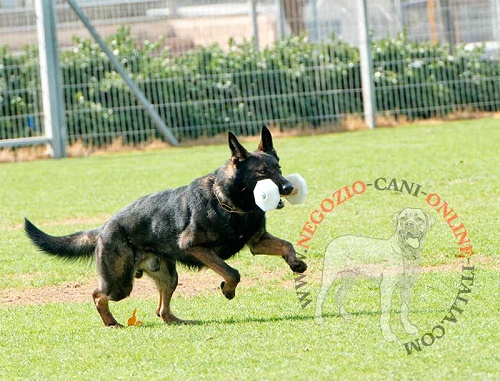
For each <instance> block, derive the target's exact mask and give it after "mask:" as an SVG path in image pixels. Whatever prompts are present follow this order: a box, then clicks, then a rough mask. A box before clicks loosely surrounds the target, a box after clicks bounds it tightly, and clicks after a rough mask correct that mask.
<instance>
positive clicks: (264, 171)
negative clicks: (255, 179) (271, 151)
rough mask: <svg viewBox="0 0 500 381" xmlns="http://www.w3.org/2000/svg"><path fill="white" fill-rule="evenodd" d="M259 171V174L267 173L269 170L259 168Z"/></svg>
mask: <svg viewBox="0 0 500 381" xmlns="http://www.w3.org/2000/svg"><path fill="white" fill-rule="evenodd" d="M257 173H258V174H259V175H267V171H266V170H265V169H259V170H258V171H257Z"/></svg>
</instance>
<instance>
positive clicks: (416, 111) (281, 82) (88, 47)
mask: <svg viewBox="0 0 500 381" xmlns="http://www.w3.org/2000/svg"><path fill="white" fill-rule="evenodd" d="M107 43H108V44H109V46H110V47H111V49H112V50H113V51H115V54H117V56H118V58H119V59H120V61H121V62H122V63H123V64H124V66H125V67H126V68H127V69H128V70H129V72H130V73H131V75H132V77H133V79H134V80H135V81H136V82H137V83H138V84H139V87H140V88H141V89H142V90H143V91H144V93H145V94H146V96H147V98H148V99H150V100H151V101H152V102H153V103H154V104H155V105H157V109H158V111H159V112H160V115H161V116H162V117H163V118H164V120H165V121H166V123H167V125H168V126H169V127H171V128H173V130H174V133H175V135H176V136H177V137H178V138H179V139H180V140H185V139H195V138H198V137H200V136H206V135H208V136H211V135H215V134H218V133H221V132H225V131H227V130H228V129H232V130H234V131H236V132H238V133H240V134H254V133H256V132H257V131H258V130H259V129H260V125H261V124H262V123H273V122H274V123H277V124H279V125H280V127H281V128H283V129H287V128H298V127H300V128H303V127H304V126H306V127H308V126H309V127H311V128H315V127H317V126H320V125H321V124H324V123H328V124H332V123H335V122H336V121H337V120H338V119H339V118H342V117H345V116H346V115H351V114H360V113H361V112H362V102H361V79H360V78H361V76H360V65H359V51H358V49H357V48H356V47H354V46H352V45H350V44H348V43H346V42H344V41H342V40H341V39H338V38H331V39H330V40H328V41H324V42H321V43H310V42H308V41H307V39H306V38H297V37H295V38H290V39H285V40H280V41H277V42H276V43H275V44H274V45H273V46H271V47H269V48H267V49H265V50H263V51H261V52H258V51H256V50H255V49H254V45H253V42H251V41H246V42H242V43H236V42H235V41H230V42H229V49H226V50H223V49H221V48H220V47H218V46H216V45H214V46H211V47H209V48H201V49H199V50H196V51H192V52H190V53H187V54H185V55H182V56H175V55H172V54H170V53H169V51H168V50H167V49H163V48H161V46H162V41H161V40H160V41H156V42H153V43H151V42H148V41H145V42H143V43H142V44H140V45H139V44H138V42H137V41H136V40H135V39H134V38H133V37H132V36H131V35H130V30H129V29H128V28H126V27H122V28H120V29H119V30H118V32H117V33H116V34H115V35H113V36H111V37H109V38H108V39H107ZM32 50H33V49H28V50H26V52H25V53H24V54H17V55H13V54H11V53H10V52H9V51H8V50H7V49H6V48H3V49H2V50H0V60H1V61H0V62H1V63H3V66H2V67H1V68H0V90H1V91H2V94H4V91H3V90H4V89H8V90H9V91H8V92H5V96H4V95H2V98H1V100H0V128H1V129H8V128H9V119H10V117H13V116H15V115H20V114H30V113H31V112H32V109H33V108H34V104H35V103H37V102H38V103H39V102H40V100H39V99H36V94H37V93H36V92H34V91H33V89H35V88H36V86H37V84H38V71H37V70H36V65H37V61H36V55H33V54H32ZM372 55H373V57H372V58H373V67H374V79H375V98H376V104H377V111H378V112H379V113H390V114H393V115H404V116H406V117H407V118H408V119H415V118H429V117H435V116H445V115H446V114H448V113H450V112H453V111H456V110H460V109H464V108H471V109H474V110H478V111H498V110H499V109H500V63H499V62H497V61H493V60H486V59H483V49H482V48H481V47H476V48H474V49H466V48H465V47H464V46H457V47H455V49H454V53H453V54H451V53H450V49H449V47H448V46H431V45H430V44H423V43H413V42H409V41H408V40H407V38H406V36H405V35H400V36H398V37H397V38H394V39H384V40H379V41H374V42H373V48H372ZM60 56H61V65H62V76H63V82H64V85H65V86H64V102H65V107H66V111H67V124H68V134H69V138H70V142H73V141H75V140H77V139H83V140H84V141H85V142H86V143H91V144H94V145H105V144H108V143H110V142H111V141H112V140H113V139H115V138H116V137H117V136H122V137H123V139H124V141H125V142H126V143H138V142H143V141H145V140H149V139H151V138H152V137H155V136H158V132H157V131H156V130H155V127H154V126H153V125H152V122H151V120H150V118H149V117H148V116H147V115H146V113H145V111H144V110H143V108H142V107H141V106H140V105H139V104H138V103H137V101H136V100H135V98H134V96H133V94H131V92H130V90H129V89H128V88H127V87H126V86H125V85H124V83H123V81H122V80H121V78H120V77H119V76H118V75H117V74H116V72H115V71H114V70H113V69H112V67H111V66H110V64H109V62H108V59H107V58H106V57H105V55H104V54H103V53H102V51H101V50H100V49H99V47H98V46H97V45H96V44H94V43H92V42H91V41H89V40H79V39H76V38H75V39H74V47H73V48H72V49H69V50H66V51H63V52H61V54H60ZM34 57H35V58H34ZM6 68H9V69H8V70H7V69H6ZM34 68H35V69H34ZM34 94H35V98H34ZM5 105H8V106H5ZM27 133H28V134H29V131H28V132H27Z"/></svg>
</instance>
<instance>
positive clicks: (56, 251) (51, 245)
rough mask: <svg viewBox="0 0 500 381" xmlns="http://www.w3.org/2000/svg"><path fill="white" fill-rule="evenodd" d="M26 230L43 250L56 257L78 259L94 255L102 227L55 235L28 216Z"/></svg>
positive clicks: (25, 223)
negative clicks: (40, 227)
mask: <svg viewBox="0 0 500 381" xmlns="http://www.w3.org/2000/svg"><path fill="white" fill-rule="evenodd" d="M24 230H25V232H26V234H27V235H28V237H29V238H30V239H31V241H32V242H33V243H34V244H35V245H36V246H37V247H38V248H39V249H40V250H41V251H43V252H45V253H47V254H51V255H54V256H56V257H60V258H64V259H69V260H77V259H80V258H82V259H84V258H88V259H91V258H92V257H93V254H94V251H95V247H96V245H97V236H98V234H99V231H100V229H99V228H98V229H93V230H87V231H84V232H77V233H73V234H70V235H67V236H63V237H53V236H51V235H48V234H47V233H44V232H43V231H41V230H40V229H38V228H37V227H36V226H35V225H33V223H31V221H29V220H28V219H27V218H25V219H24Z"/></svg>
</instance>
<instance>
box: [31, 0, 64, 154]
mask: <svg viewBox="0 0 500 381" xmlns="http://www.w3.org/2000/svg"><path fill="white" fill-rule="evenodd" d="M54 3H55V2H54V1H45V0H36V2H35V12H36V24H37V32H38V51H39V58H40V82H41V87H42V104H43V117H44V129H45V135H46V136H47V138H48V139H49V140H50V147H51V151H52V152H51V156H52V157H54V158H61V157H64V156H66V123H65V118H64V112H65V110H64V101H63V95H62V78H61V67H60V64H59V50H58V43H57V32H56V16H55V9H54Z"/></svg>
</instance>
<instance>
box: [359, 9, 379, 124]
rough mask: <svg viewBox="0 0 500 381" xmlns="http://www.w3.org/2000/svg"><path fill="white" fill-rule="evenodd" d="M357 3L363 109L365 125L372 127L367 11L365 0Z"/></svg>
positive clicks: (372, 96) (372, 111)
mask: <svg viewBox="0 0 500 381" xmlns="http://www.w3.org/2000/svg"><path fill="white" fill-rule="evenodd" d="M357 3H358V12H359V21H358V22H359V44H360V46H359V56H360V66H361V87H362V93H363V110H364V117H365V123H366V125H367V126H368V127H369V128H374V127H375V114H376V109H375V91H374V83H373V64H372V55H371V39H370V34H369V31H368V11H367V7H366V0H357Z"/></svg>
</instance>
